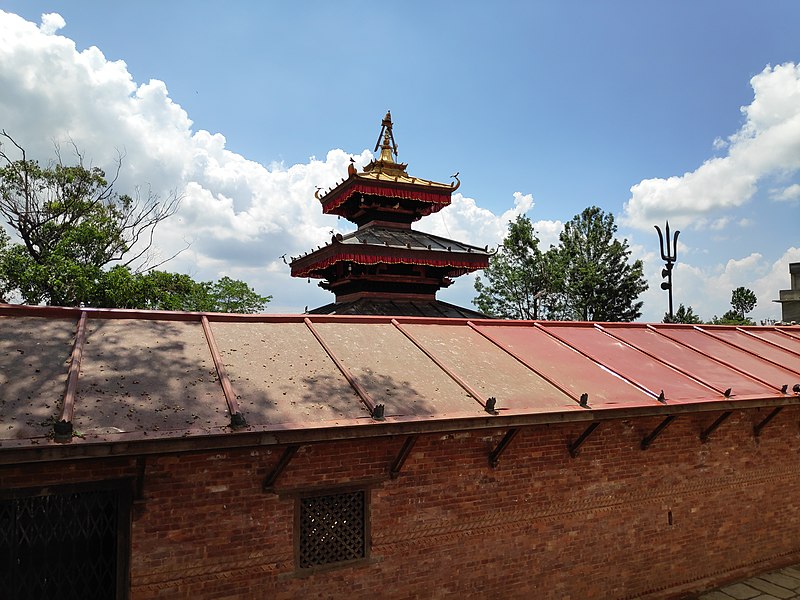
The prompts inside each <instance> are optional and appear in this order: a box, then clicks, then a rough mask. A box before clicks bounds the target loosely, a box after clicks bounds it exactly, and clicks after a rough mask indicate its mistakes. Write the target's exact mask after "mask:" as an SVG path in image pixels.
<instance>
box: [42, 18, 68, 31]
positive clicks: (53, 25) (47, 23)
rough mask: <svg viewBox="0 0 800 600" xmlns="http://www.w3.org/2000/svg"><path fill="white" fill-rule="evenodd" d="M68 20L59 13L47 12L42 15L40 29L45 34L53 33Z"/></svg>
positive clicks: (61, 27)
mask: <svg viewBox="0 0 800 600" xmlns="http://www.w3.org/2000/svg"><path fill="white" fill-rule="evenodd" d="M66 24H67V23H66V21H64V17H62V16H61V15H60V14H58V13H47V14H44V15H42V24H41V25H39V30H40V31H41V32H42V33H43V34H45V35H52V34H54V33H55V32H56V31H58V30H59V29H63V28H64V27H65V26H66Z"/></svg>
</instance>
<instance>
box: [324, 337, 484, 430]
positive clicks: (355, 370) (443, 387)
mask: <svg viewBox="0 0 800 600" xmlns="http://www.w3.org/2000/svg"><path fill="white" fill-rule="evenodd" d="M314 327H315V328H316V329H317V331H318V332H319V333H320V335H321V336H322V337H323V339H324V340H325V341H326V343H327V344H328V345H329V346H330V347H331V349H332V351H333V352H334V353H335V354H336V355H337V357H338V358H339V359H340V360H341V361H342V362H343V363H344V365H345V366H346V367H347V369H348V370H349V371H350V372H351V373H352V374H353V376H354V377H355V378H356V379H357V380H358V382H359V383H360V384H361V385H363V386H364V388H366V390H367V392H368V393H369V394H370V396H371V397H372V400H373V401H374V402H375V403H376V404H384V405H385V406H386V415H387V416H391V415H408V416H426V415H437V416H448V415H452V414H463V413H473V414H479V413H480V411H481V410H482V409H481V405H480V404H479V403H478V402H477V401H476V400H474V399H473V398H472V396H470V395H469V394H467V392H466V391H465V390H464V389H463V388H462V387H461V386H459V385H458V384H457V383H455V382H454V381H453V379H451V378H450V377H449V376H448V375H447V374H446V373H445V372H444V371H443V370H442V369H440V368H439V367H438V366H437V365H436V364H435V363H433V362H431V360H430V359H429V358H428V357H427V356H425V354H424V353H423V352H422V351H421V350H420V349H419V348H417V347H416V346H415V345H414V344H413V343H412V342H411V341H410V340H409V339H408V338H406V337H405V336H404V335H403V334H402V333H401V332H400V331H398V330H397V329H396V328H395V327H394V326H393V325H391V324H388V323H347V322H339V323H315V324H314Z"/></svg>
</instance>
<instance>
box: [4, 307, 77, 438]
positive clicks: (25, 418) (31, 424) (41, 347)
mask: <svg viewBox="0 0 800 600" xmlns="http://www.w3.org/2000/svg"><path fill="white" fill-rule="evenodd" d="M76 326H77V321H75V320H60V319H59V320H55V319H43V318H38V317H18V318H4V317H0V439H15V438H35V437H43V436H46V435H48V434H49V433H50V432H51V431H52V429H51V428H52V426H53V423H54V422H55V421H56V420H57V419H58V417H59V415H60V413H61V404H62V402H63V399H64V392H65V389H66V383H67V375H68V372H69V361H70V356H71V354H72V347H73V344H74V341H75V329H76Z"/></svg>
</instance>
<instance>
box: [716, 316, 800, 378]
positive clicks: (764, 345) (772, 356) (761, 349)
mask: <svg viewBox="0 0 800 600" xmlns="http://www.w3.org/2000/svg"><path fill="white" fill-rule="evenodd" d="M707 332H708V333H709V334H711V335H713V336H714V337H717V338H719V339H723V340H725V341H727V342H729V343H731V344H733V345H734V346H736V347H737V348H741V349H742V350H746V351H748V352H752V353H753V354H756V355H758V356H761V357H763V358H766V359H767V360H769V361H772V362H774V363H777V364H779V365H781V366H783V367H786V368H787V369H789V370H790V371H794V372H795V373H797V375H798V376H800V356H798V355H797V354H794V353H792V352H789V351H787V350H783V349H781V348H776V347H775V346H774V345H773V344H770V343H768V342H765V341H763V340H759V339H757V338H755V337H753V336H752V335H747V334H746V333H744V332H742V331H739V330H738V329H732V328H727V327H725V328H716V327H714V328H708V329H707Z"/></svg>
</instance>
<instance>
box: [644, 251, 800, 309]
mask: <svg viewBox="0 0 800 600" xmlns="http://www.w3.org/2000/svg"><path fill="white" fill-rule="evenodd" d="M634 254H635V253H634ZM635 258H642V260H644V263H645V276H646V277H647V279H648V281H650V282H651V285H650V289H648V290H647V292H645V294H644V295H643V296H642V299H643V300H644V301H645V314H644V318H645V319H646V320H648V321H660V320H661V319H662V317H663V316H664V313H665V312H666V310H667V294H666V292H664V291H662V290H661V289H660V287H659V286H658V285H654V282H656V281H661V268H662V267H663V266H664V265H663V262H662V261H661V260H660V258H659V257H658V256H656V255H655V254H642V255H639V256H635ZM798 261H800V248H796V247H790V248H788V249H787V250H786V252H784V253H783V255H782V256H780V257H779V258H777V259H776V260H769V259H767V258H766V257H764V256H763V255H762V254H760V253H758V252H753V253H750V254H748V255H747V256H742V257H740V258H733V259H730V260H728V261H727V262H725V263H724V264H719V265H708V266H701V265H696V264H690V263H687V262H685V261H684V262H681V261H679V262H677V263H676V264H675V270H674V275H673V283H674V285H675V289H674V301H675V308H677V306H678V304H679V303H681V304H684V305H685V306H691V307H692V308H693V309H694V312H695V313H696V314H698V315H700V316H701V317H702V318H703V319H704V320H707V321H708V320H711V318H712V317H714V316H715V315H716V316H721V315H722V314H724V313H725V312H726V311H727V310H730V307H731V305H730V303H731V291H732V290H734V289H736V288H737V287H739V286H744V287H746V288H749V289H751V290H753V292H754V293H755V295H756V297H757V298H758V304H757V305H756V308H755V309H754V310H753V312H752V313H750V314H749V315H748V316H749V317H750V318H751V319H753V320H754V321H756V322H759V321H761V320H767V319H779V318H780V306H779V305H778V304H776V303H775V302H773V300H776V299H777V298H778V291H779V290H781V289H788V288H789V283H790V281H789V263H791V262H798Z"/></svg>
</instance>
